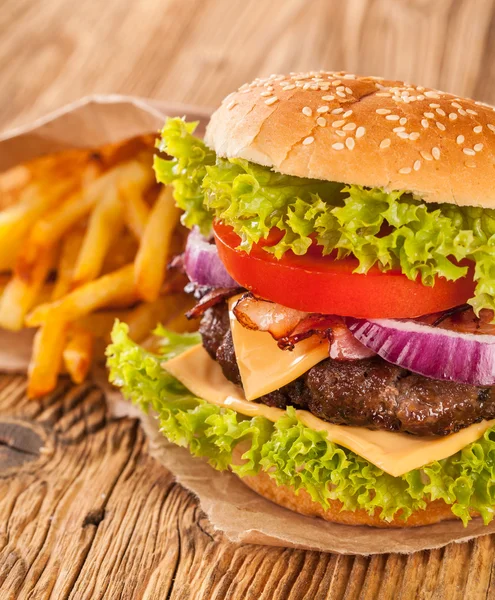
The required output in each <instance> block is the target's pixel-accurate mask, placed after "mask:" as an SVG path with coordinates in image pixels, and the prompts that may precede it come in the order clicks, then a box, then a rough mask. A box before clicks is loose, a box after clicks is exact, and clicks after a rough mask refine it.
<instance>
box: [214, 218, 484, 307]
mask: <svg viewBox="0 0 495 600" xmlns="http://www.w3.org/2000/svg"><path fill="white" fill-rule="evenodd" d="M213 229H214V234H215V242H216V245H217V248H218V253H219V255H220V258H221V260H222V262H223V264H224V265H225V268H226V269H227V271H228V272H229V273H230V275H231V276H232V277H233V278H234V279H235V280H236V281H237V282H238V283H239V284H240V285H242V286H243V287H245V288H247V289H248V290H251V291H252V292H253V293H254V294H256V295H257V296H260V297H261V298H265V299H267V300H272V301H273V302H278V303H279V304H283V305H284V306H288V307H290V308H296V309H298V310H303V311H306V312H316V313H323V314H336V315H341V316H346V317H359V318H365V319H384V318H389V319H403V318H412V317H419V316H421V315H426V314H430V313H434V312H440V311H444V310H447V309H449V308H453V307H454V306H459V305H461V304H464V303H466V302H467V300H468V299H469V298H472V297H473V295H474V287H475V284H474V282H473V278H472V271H471V270H470V272H469V274H468V276H467V277H463V278H462V279H459V280H458V281H447V280H446V279H445V278H443V277H438V278H437V280H436V282H435V285H434V286H433V287H427V286H424V285H423V284H422V283H421V281H420V280H417V281H411V280H410V279H408V278H407V277H406V276H405V275H403V274H402V273H401V272H400V271H388V272H386V273H382V272H381V271H380V270H379V269H378V267H373V268H371V269H370V270H369V271H368V273H367V274H366V275H362V274H357V273H353V271H354V269H355V268H356V267H357V265H358V261H357V259H355V258H345V259H343V260H335V259H333V258H331V257H329V256H325V257H323V256H321V252H320V250H319V248H318V246H316V245H314V246H312V247H311V249H310V252H308V253H307V254H305V255H304V256H296V255H295V254H294V253H293V252H291V251H288V252H286V253H285V254H284V256H283V257H282V258H281V259H280V260H277V259H276V258H275V257H274V256H273V255H272V254H270V253H269V252H266V250H263V247H262V246H261V245H260V244H258V245H256V244H255V245H253V247H252V249H251V252H250V253H249V254H247V253H246V252H244V251H241V250H238V249H237V247H238V246H239V244H240V238H239V236H238V235H237V234H236V233H235V232H234V230H233V229H232V228H231V227H230V226H227V225H223V224H221V223H215V224H214V226H213ZM273 243H276V236H275V241H274V242H273ZM265 246H266V243H265Z"/></svg>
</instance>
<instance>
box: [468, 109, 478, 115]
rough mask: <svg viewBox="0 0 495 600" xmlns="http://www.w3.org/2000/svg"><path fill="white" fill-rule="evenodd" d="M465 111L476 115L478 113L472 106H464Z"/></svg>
mask: <svg viewBox="0 0 495 600" xmlns="http://www.w3.org/2000/svg"><path fill="white" fill-rule="evenodd" d="M466 112H467V113H469V114H470V115H475V116H478V113H477V112H476V111H475V110H473V109H472V108H466Z"/></svg>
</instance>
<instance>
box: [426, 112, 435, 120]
mask: <svg viewBox="0 0 495 600" xmlns="http://www.w3.org/2000/svg"><path fill="white" fill-rule="evenodd" d="M423 114H424V116H425V117H426V118H427V119H434V118H435V115H434V114H433V113H432V112H425V113H423Z"/></svg>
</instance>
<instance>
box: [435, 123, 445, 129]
mask: <svg viewBox="0 0 495 600" xmlns="http://www.w3.org/2000/svg"><path fill="white" fill-rule="evenodd" d="M435 125H436V126H437V127H438V129H440V131H445V125H444V124H443V123H440V121H437V122H436V123H435Z"/></svg>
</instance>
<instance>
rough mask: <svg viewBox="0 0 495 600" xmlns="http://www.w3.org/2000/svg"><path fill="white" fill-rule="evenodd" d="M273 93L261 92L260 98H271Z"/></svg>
mask: <svg viewBox="0 0 495 600" xmlns="http://www.w3.org/2000/svg"><path fill="white" fill-rule="evenodd" d="M271 95H272V93H271V92H261V94H260V96H271Z"/></svg>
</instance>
